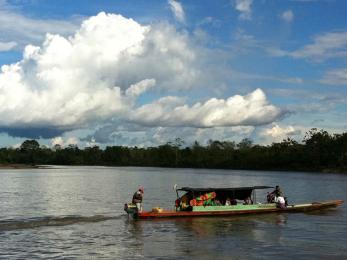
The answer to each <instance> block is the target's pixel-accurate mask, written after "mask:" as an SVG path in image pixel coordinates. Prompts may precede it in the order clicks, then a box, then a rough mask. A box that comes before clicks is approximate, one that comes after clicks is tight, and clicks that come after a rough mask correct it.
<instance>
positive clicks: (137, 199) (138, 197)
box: [132, 187, 144, 212]
mask: <svg viewBox="0 0 347 260" xmlns="http://www.w3.org/2000/svg"><path fill="white" fill-rule="evenodd" d="M143 193H144V191H143V187H140V188H139V189H138V190H137V191H136V192H135V193H134V195H133V200H132V203H133V204H136V207H137V209H138V211H139V212H141V211H142V199H143Z"/></svg>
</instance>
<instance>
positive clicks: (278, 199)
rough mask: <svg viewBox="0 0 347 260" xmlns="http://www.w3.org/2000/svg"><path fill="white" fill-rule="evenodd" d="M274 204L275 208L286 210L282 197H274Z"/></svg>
mask: <svg viewBox="0 0 347 260" xmlns="http://www.w3.org/2000/svg"><path fill="white" fill-rule="evenodd" d="M275 202H276V207H277V208H280V209H284V208H286V201H285V199H284V198H283V197H282V196H278V197H276V200H275Z"/></svg>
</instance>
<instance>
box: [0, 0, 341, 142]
mask: <svg viewBox="0 0 347 260" xmlns="http://www.w3.org/2000/svg"><path fill="white" fill-rule="evenodd" d="M346 17H347V1H343V0H281V1H280V0H278V1H275V0H257V1H255V0H225V1H224V0H220V1H208V0H200V1H195V0H184V1H183V0H182V1H176V0H168V1H167V0H160V1H159V0H156V1H151V0H133V1H126V0H112V1H110V0H108V1H103V0H98V1H82V0H74V1H68V0H49V1H48V0H0V67H1V71H0V146H1V147H5V146H7V147H16V146H18V145H20V144H21V143H22V142H23V141H24V140H26V139H36V140H38V141H39V142H40V144H43V145H47V146H54V145H56V144H60V145H62V146H67V145H69V144H74V145H78V146H79V147H85V146H93V145H98V146H100V147H106V146H109V145H126V146H138V147H148V146H157V145H162V144H165V143H167V142H174V141H175V140H176V139H177V138H180V139H182V140H183V141H184V143H185V145H186V146H189V145H191V144H192V143H194V142H195V141H198V142H199V143H201V144H206V143H207V142H208V141H209V140H221V141H235V142H239V141H241V140H242V139H244V138H249V139H251V140H253V142H254V143H257V144H262V145H269V144H271V143H273V142H280V141H282V140H283V139H286V138H288V137H289V138H291V139H294V140H297V141H299V142H301V141H302V140H303V138H304V136H305V133H307V132H308V131H309V130H310V129H311V128H318V129H324V130H326V131H328V132H330V133H342V132H346V128H347V120H346V119H347V105H346V104H347V19H346Z"/></svg>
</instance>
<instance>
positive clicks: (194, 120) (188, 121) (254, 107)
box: [130, 89, 283, 128]
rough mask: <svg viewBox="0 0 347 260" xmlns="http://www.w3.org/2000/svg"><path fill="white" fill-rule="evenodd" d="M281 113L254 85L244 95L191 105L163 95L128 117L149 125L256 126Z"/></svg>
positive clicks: (271, 120) (269, 120) (270, 120)
mask: <svg viewBox="0 0 347 260" xmlns="http://www.w3.org/2000/svg"><path fill="white" fill-rule="evenodd" d="M282 113H283V111H281V110H280V109H279V108H277V107H275V106H273V105H270V104H268V102H267V99H266V96H265V94H264V92H263V91H262V90H261V89H257V90H255V91H253V92H252V93H250V94H248V95H246V96H240V95H235V96H232V97H230V98H228V99H226V100H224V99H216V98H212V99H210V100H208V101H206V102H205V103H196V104H194V105H193V106H191V107H189V106H187V105H185V104H184V103H183V100H181V99H179V98H177V97H165V98H162V99H160V100H158V101H157V102H154V103H151V104H147V105H144V106H142V107H140V108H138V109H136V110H135V111H134V112H133V113H132V114H131V115H130V120H132V121H135V122H137V123H140V124H144V125H150V126H151V125H160V126H191V127H199V128H205V127H216V126H240V125H243V126H256V125H263V124H267V123H270V122H273V121H274V120H276V119H277V118H278V117H279V116H281V114H282Z"/></svg>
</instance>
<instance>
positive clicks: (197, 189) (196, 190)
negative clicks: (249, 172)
mask: <svg viewBox="0 0 347 260" xmlns="http://www.w3.org/2000/svg"><path fill="white" fill-rule="evenodd" d="M271 188H274V187H272V186H250V187H235V188H191V187H182V188H179V189H177V190H181V191H187V192H188V191H191V192H212V191H242V190H260V189H271Z"/></svg>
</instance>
